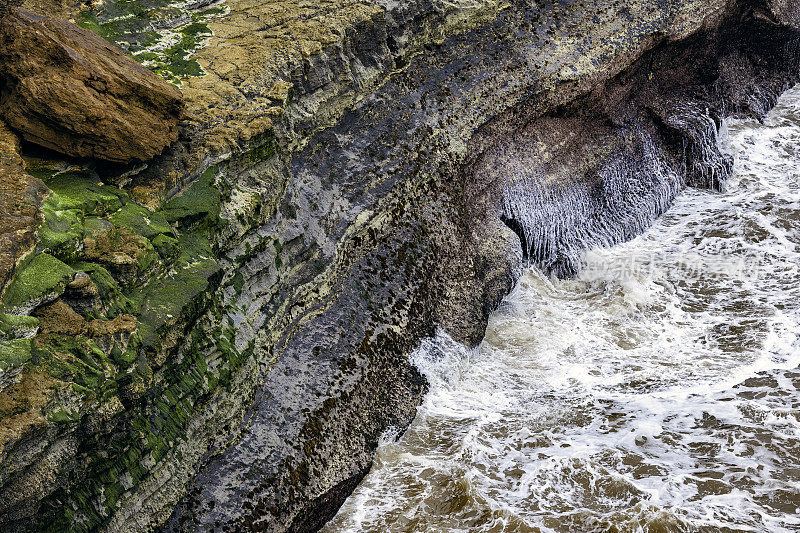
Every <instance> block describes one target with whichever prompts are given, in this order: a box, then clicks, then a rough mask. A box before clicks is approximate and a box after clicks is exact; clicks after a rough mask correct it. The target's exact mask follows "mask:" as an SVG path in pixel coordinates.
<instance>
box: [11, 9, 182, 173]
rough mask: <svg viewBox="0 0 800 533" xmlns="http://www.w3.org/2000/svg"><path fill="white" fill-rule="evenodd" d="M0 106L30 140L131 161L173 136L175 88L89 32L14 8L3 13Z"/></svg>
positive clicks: (152, 152) (177, 97) (175, 127)
mask: <svg viewBox="0 0 800 533" xmlns="http://www.w3.org/2000/svg"><path fill="white" fill-rule="evenodd" d="M0 79H1V80H2V83H0V113H2V116H3V117H4V118H5V120H6V122H7V123H8V125H9V126H11V127H12V128H13V129H15V130H17V131H19V132H20V133H21V135H22V136H23V137H24V138H25V139H26V140H28V141H30V142H33V143H35V144H39V145H41V146H45V147H47V148H50V149H53V150H56V151H58V152H61V153H64V154H67V155H70V156H76V157H92V158H97V159H102V160H106V161H113V162H119V163H128V162H132V161H145V160H148V159H150V158H152V157H153V156H155V155H157V154H159V153H161V151H162V150H163V149H164V148H165V147H166V146H168V145H169V144H170V143H172V142H174V141H175V140H176V139H177V135H178V121H179V119H180V117H181V113H182V103H181V95H180V92H179V91H178V90H177V89H176V88H175V87H173V86H172V85H170V84H168V83H166V82H165V81H163V80H161V79H160V78H158V77H157V76H155V75H153V74H152V73H151V72H149V71H148V70H147V69H145V68H144V67H142V66H141V65H139V64H138V63H136V62H135V61H134V60H133V59H131V58H130V57H129V56H127V55H125V54H124V53H123V52H122V51H120V50H119V49H117V48H115V47H114V46H112V45H110V44H109V43H108V42H106V41H104V40H103V39H101V38H100V37H98V36H97V35H95V34H93V33H92V32H90V31H88V30H85V29H83V28H80V27H78V26H75V25H74V24H70V23H67V22H61V21H57V20H51V19H47V18H45V17H41V16H38V15H34V14H33V13H30V12H28V11H25V10H23V9H21V8H12V9H11V10H10V11H9V12H7V13H6V14H5V15H4V16H3V17H2V19H0Z"/></svg>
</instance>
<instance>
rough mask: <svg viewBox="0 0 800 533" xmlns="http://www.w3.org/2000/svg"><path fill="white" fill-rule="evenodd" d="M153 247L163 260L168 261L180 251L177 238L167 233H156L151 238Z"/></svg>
mask: <svg viewBox="0 0 800 533" xmlns="http://www.w3.org/2000/svg"><path fill="white" fill-rule="evenodd" d="M153 247H154V248H155V249H156V251H157V252H158V255H160V256H161V259H162V260H163V261H170V260H172V259H174V258H175V257H177V255H178V253H180V247H179V246H178V239H176V238H175V237H170V236H169V235H157V236H156V237H155V238H154V239H153Z"/></svg>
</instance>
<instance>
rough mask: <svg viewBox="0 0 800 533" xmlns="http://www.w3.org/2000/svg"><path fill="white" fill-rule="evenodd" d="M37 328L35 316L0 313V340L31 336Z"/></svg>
mask: <svg viewBox="0 0 800 533" xmlns="http://www.w3.org/2000/svg"><path fill="white" fill-rule="evenodd" d="M38 328H39V320H38V319H37V318H36V317H32V316H27V315H7V314H5V313H0V340H6V339H17V338H20V337H32V336H33V335H34V334H35V333H36V330H37V329H38Z"/></svg>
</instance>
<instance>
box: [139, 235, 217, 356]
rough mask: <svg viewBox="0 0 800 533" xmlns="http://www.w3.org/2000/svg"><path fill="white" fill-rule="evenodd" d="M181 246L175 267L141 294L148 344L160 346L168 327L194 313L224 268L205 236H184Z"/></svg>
mask: <svg viewBox="0 0 800 533" xmlns="http://www.w3.org/2000/svg"><path fill="white" fill-rule="evenodd" d="M178 246H179V248H180V250H181V253H180V256H179V257H178V259H177V260H176V261H175V263H173V265H172V268H171V269H170V270H169V271H168V272H167V273H166V274H165V275H163V276H160V277H158V278H154V279H153V280H151V281H150V283H148V284H147V285H146V286H145V287H144V288H143V289H142V291H141V293H140V295H141V301H142V313H141V316H140V317H139V320H140V321H141V323H142V326H141V329H140V334H141V339H142V343H143V345H145V346H150V347H157V346H158V344H159V342H160V333H163V331H162V330H163V329H164V327H165V326H168V325H170V324H174V323H175V322H177V321H178V320H179V319H181V318H187V317H191V316H192V315H194V314H195V313H196V312H197V311H198V308H197V307H198V305H199V303H200V299H201V297H202V295H203V294H204V293H205V291H206V289H207V288H208V287H209V283H210V280H211V279H212V277H213V276H214V275H215V274H217V273H218V272H219V271H220V266H219V263H218V262H217V259H216V257H215V256H214V254H213V252H212V251H211V246H210V244H209V242H208V239H207V238H206V237H205V235H202V234H200V233H190V234H187V235H183V236H181V237H180V239H178Z"/></svg>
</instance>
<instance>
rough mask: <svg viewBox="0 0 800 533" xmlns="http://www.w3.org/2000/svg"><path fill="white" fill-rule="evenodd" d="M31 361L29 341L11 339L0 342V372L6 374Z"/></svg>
mask: <svg viewBox="0 0 800 533" xmlns="http://www.w3.org/2000/svg"><path fill="white" fill-rule="evenodd" d="M30 359H31V340H30V339H13V340H8V341H0V371H2V372H7V371H9V370H10V369H12V368H16V367H19V366H21V365H23V364H25V363H26V362H28V361H29V360H30Z"/></svg>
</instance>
